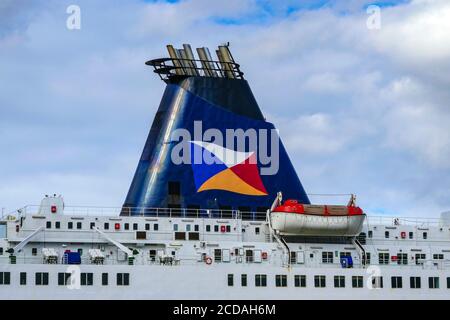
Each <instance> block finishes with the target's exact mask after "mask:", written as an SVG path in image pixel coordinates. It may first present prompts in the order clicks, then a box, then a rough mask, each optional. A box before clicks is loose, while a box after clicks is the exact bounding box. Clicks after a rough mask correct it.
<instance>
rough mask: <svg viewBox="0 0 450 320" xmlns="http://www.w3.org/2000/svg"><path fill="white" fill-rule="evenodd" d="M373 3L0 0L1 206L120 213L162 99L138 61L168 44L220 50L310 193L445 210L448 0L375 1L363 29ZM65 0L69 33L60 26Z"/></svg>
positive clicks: (381, 210) (412, 211) (426, 212)
mask: <svg viewBox="0 0 450 320" xmlns="http://www.w3.org/2000/svg"><path fill="white" fill-rule="evenodd" d="M374 3H375V4H376V3H377V2H374V1H363V0H348V1H337V0H336V1H301V2H300V1H290V0H286V1H270V0H266V1H241V0H229V1H226V2H224V1H221V2H219V1H217V2H216V1H206V0H196V1H192V0H191V1H176V2H174V1H171V3H168V2H162V1H139V0H132V1H126V2H125V1H119V0H115V1H106V0H102V1H100V0H99V1H86V0H83V1H81V0H80V1H73V0H71V1H60V0H50V1H33V2H30V1H25V0H3V1H1V2H0V70H1V73H0V147H1V150H2V151H3V152H2V156H1V157H0V207H5V208H6V210H7V211H9V210H13V209H15V208H17V207H20V206H23V205H26V204H30V203H31V204H33V203H34V204H36V203H39V201H40V198H41V197H42V196H43V195H44V194H52V193H58V194H63V195H64V197H65V200H66V203H67V204H68V205H99V206H102V205H105V206H120V205H121V204H122V203H123V201H124V198H125V195H126V192H127V190H128V187H129V183H130V181H131V178H132V176H133V174H134V170H135V168H136V165H137V161H138V159H139V156H140V153H141V150H142V147H143V144H144V142H145V139H146V136H147V134H148V130H149V127H150V125H151V122H152V120H153V117H154V113H155V111H156V108H157V107H158V104H159V100H160V97H161V94H162V92H163V90H164V84H163V83H162V82H161V81H160V80H159V78H158V77H157V76H155V75H154V74H153V73H152V72H151V70H150V69H149V68H148V67H146V66H145V65H144V62H145V61H146V60H148V59H151V58H156V57H161V56H165V55H166V53H165V45H166V44H169V43H170V44H174V45H175V46H181V45H182V44H183V43H191V44H192V46H193V47H199V46H209V47H210V48H213V47H215V46H217V45H218V44H221V43H223V42H227V41H230V42H231V49H232V51H233V55H234V57H235V58H236V59H237V60H239V62H240V64H241V66H242V70H243V71H244V73H245V77H246V78H247V79H248V80H249V82H250V84H251V86H252V89H253V91H254V94H255V96H256V98H257V101H258V103H259V105H260V107H261V109H262V111H263V113H264V114H265V115H266V117H267V119H268V120H270V121H272V122H274V123H275V125H276V126H277V127H278V128H279V129H280V134H281V137H282V139H283V141H284V143H285V144H286V146H287V149H288V152H289V154H290V156H291V158H292V161H293V163H294V165H295V167H296V169H297V171H298V173H299V176H300V177H301V180H302V182H303V184H304V186H305V188H306V189H307V191H308V192H310V193H339V194H340V193H350V192H354V193H356V194H357V196H358V202H359V204H360V205H361V206H362V207H363V208H364V209H365V210H366V211H367V212H369V213H371V214H388V215H402V216H430V217H436V216H438V215H439V213H440V212H441V211H444V210H448V209H450V197H449V194H450V174H449V169H450V130H449V129H448V127H449V125H448V124H449V123H450V108H448V103H449V101H450V93H449V91H448V88H449V87H450V3H449V2H448V1H445V0H413V1H379V2H378V4H380V5H381V28H380V29H379V30H370V29H368V28H367V25H366V21H367V19H368V17H369V16H368V14H367V13H366V10H365V8H367V6H368V5H371V4H374ZM70 4H77V5H79V6H80V8H81V30H68V29H67V28H66V19H67V17H68V15H67V13H66V8H67V6H69V5H70ZM313 200H316V201H324V200H323V199H315V198H313ZM327 200H330V199H327ZM331 200H332V201H336V202H345V201H346V200H347V199H341V198H336V199H334V198H332V199H331Z"/></svg>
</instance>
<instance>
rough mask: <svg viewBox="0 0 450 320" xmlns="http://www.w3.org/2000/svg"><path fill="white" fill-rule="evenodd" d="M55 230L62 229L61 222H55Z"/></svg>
mask: <svg viewBox="0 0 450 320" xmlns="http://www.w3.org/2000/svg"><path fill="white" fill-rule="evenodd" d="M55 229H61V222H59V221H56V222H55Z"/></svg>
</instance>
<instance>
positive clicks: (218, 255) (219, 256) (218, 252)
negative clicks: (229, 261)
mask: <svg viewBox="0 0 450 320" xmlns="http://www.w3.org/2000/svg"><path fill="white" fill-rule="evenodd" d="M214 261H215V262H221V261H222V250H221V249H214Z"/></svg>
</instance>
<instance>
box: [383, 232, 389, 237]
mask: <svg viewBox="0 0 450 320" xmlns="http://www.w3.org/2000/svg"><path fill="white" fill-rule="evenodd" d="M384 237H385V238H386V239H389V231H385V232H384Z"/></svg>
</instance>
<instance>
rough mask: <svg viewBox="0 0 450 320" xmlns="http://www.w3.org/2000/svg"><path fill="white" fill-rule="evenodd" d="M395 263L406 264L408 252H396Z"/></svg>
mask: <svg viewBox="0 0 450 320" xmlns="http://www.w3.org/2000/svg"><path fill="white" fill-rule="evenodd" d="M397 263H398V264H403V265H406V264H408V254H407V253H397Z"/></svg>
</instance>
